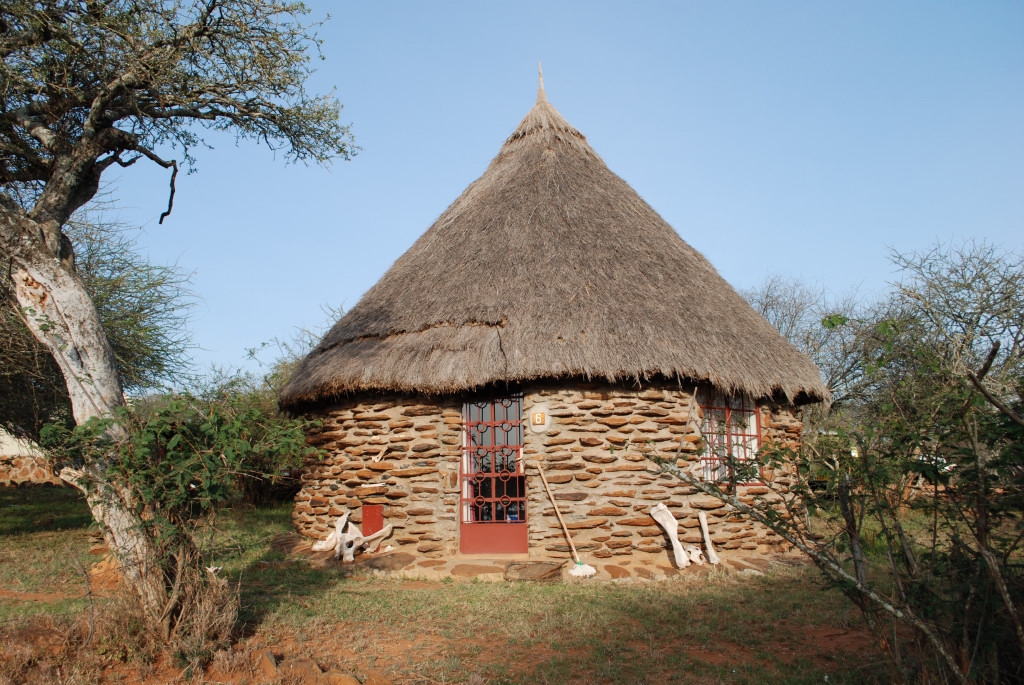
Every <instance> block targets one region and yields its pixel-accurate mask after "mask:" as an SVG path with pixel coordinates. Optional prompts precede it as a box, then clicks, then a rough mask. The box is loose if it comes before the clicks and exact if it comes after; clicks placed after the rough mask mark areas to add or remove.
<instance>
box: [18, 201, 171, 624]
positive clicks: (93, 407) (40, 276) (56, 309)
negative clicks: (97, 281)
mask: <svg viewBox="0 0 1024 685" xmlns="http://www.w3.org/2000/svg"><path fill="white" fill-rule="evenodd" d="M54 230H56V231H57V236H58V238H57V239H56V240H53V239H51V240H46V238H45V237H44V236H47V235H50V236H51V238H52V234H53V232H54ZM0 253H3V254H4V255H5V256H6V257H7V258H8V259H9V260H10V263H9V264H7V265H5V266H6V267H7V270H9V273H10V278H11V280H12V281H13V282H14V293H15V297H16V299H17V301H18V306H19V309H20V312H21V315H22V318H23V319H24V321H25V324H26V325H27V326H28V328H29V330H30V331H31V332H32V334H33V335H34V336H35V337H36V339H38V340H39V341H40V342H41V343H43V344H44V345H45V346H46V348H47V349H48V350H49V351H50V354H52V355H53V358H54V359H55V360H56V362H57V364H58V365H59V366H60V369H61V371H62V372H63V374H64V381H65V383H66V384H67V389H68V394H69V395H70V397H71V407H72V411H73V413H74V418H75V422H76V423H78V424H81V423H84V422H85V421H87V420H89V419H90V418H93V417H104V416H110V415H111V414H112V413H113V412H114V410H115V409H117V408H118V407H120V406H122V405H123V404H124V396H123V394H122V389H121V381H120V378H119V376H118V373H117V367H116V365H115V362H114V355H113V352H112V351H111V348H110V344H109V342H108V341H107V336H106V334H105V333H104V331H103V326H102V324H101V322H100V317H99V313H98V312H97V310H96V306H95V305H94V304H93V302H92V299H91V298H90V297H89V293H88V291H87V290H86V289H85V284H84V283H83V282H82V279H81V278H80V277H79V276H78V274H77V273H76V272H75V270H74V259H73V257H72V255H71V248H70V245H61V240H60V233H59V228H57V229H55V228H54V227H53V226H44V225H40V224H39V223H37V222H35V221H33V220H32V219H30V218H29V217H28V216H26V215H25V214H23V213H19V212H18V211H17V210H16V209H15V208H12V207H9V206H6V205H5V206H2V207H0ZM113 437H120V436H118V435H115V436H113ZM104 470H105V469H104V467H103V465H102V464H93V465H89V466H87V467H86V468H85V470H83V471H79V470H75V469H64V470H63V471H62V472H61V474H60V475H61V478H63V479H64V480H65V481H67V482H69V483H71V484H72V485H74V486H75V487H77V488H78V489H80V490H81V491H82V492H83V493H85V496H86V500H87V501H88V503H89V508H90V509H91V511H92V514H93V517H94V518H95V519H96V521H97V522H99V523H100V524H101V525H102V526H103V535H104V538H105V539H106V542H107V545H108V546H109V547H110V549H111V551H112V552H114V554H115V555H116V557H117V559H118V562H119V564H120V567H121V572H122V575H123V576H124V578H125V579H126V580H127V581H128V582H129V583H130V584H131V585H132V586H133V587H134V588H135V589H136V591H137V592H138V593H139V596H140V597H141V598H142V601H143V605H144V606H145V608H146V611H147V612H149V613H150V614H152V615H155V616H159V615H160V613H161V612H162V610H163V608H164V605H165V604H166V601H167V589H166V584H165V582H164V577H163V572H162V570H161V569H160V568H159V566H158V564H157V563H156V560H157V557H156V554H155V550H154V549H153V548H152V542H151V541H150V540H149V538H148V537H147V536H146V534H145V531H144V530H143V525H142V523H143V522H142V520H141V518H140V517H139V515H138V514H137V513H136V512H135V510H134V507H133V506H132V503H131V498H130V496H129V495H128V493H127V492H125V491H123V490H120V489H118V487H117V486H116V485H115V484H114V483H111V482H110V481H109V480H107V478H106V477H105V475H104Z"/></svg>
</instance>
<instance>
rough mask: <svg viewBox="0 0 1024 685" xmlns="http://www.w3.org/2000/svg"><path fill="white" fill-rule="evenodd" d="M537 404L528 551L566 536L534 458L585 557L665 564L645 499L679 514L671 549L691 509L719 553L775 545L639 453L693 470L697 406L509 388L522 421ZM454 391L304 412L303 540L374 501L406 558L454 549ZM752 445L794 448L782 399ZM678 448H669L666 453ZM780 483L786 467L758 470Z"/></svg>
mask: <svg viewBox="0 0 1024 685" xmlns="http://www.w3.org/2000/svg"><path fill="white" fill-rule="evenodd" d="M542 403H543V404H545V405H546V406H547V409H548V413H549V414H550V417H551V423H550V425H549V426H547V427H546V428H545V429H544V430H543V431H542V432H539V433H538V432H534V431H533V430H531V428H530V427H529V426H524V448H523V458H524V460H525V463H526V475H527V494H528V505H527V521H528V523H527V525H528V534H529V541H530V556H531V557H551V558H566V557H568V556H570V552H569V547H568V544H567V543H566V541H565V537H564V535H563V533H562V531H561V528H560V527H559V524H558V521H557V519H556V517H555V513H554V508H553V507H552V505H551V501H550V499H549V498H548V495H547V493H546V492H545V491H544V488H543V484H542V483H541V480H540V478H539V477H538V475H537V470H536V469H537V462H538V460H540V461H541V463H542V465H543V468H544V472H545V474H546V476H547V479H548V481H549V483H550V484H551V487H552V491H553V494H554V498H555V500H556V501H557V502H558V506H559V510H560V511H561V513H562V515H563V517H564V518H565V521H566V524H567V526H568V527H569V529H570V531H571V532H572V535H573V541H574V542H575V544H576V546H577V549H578V550H579V551H580V552H581V553H585V554H586V556H587V558H594V559H605V560H609V561H614V560H615V559H620V560H623V561H626V560H632V561H634V562H636V563H639V564H646V565H652V566H653V565H659V564H660V565H667V564H669V563H670V554H671V552H670V544H669V542H668V540H667V538H666V537H665V535H664V533H663V531H662V530H661V528H660V527H658V525H657V524H656V523H655V521H654V519H652V518H651V517H650V515H649V513H648V512H649V511H650V508H651V507H652V506H654V505H656V504H658V503H659V502H663V503H664V504H665V506H667V507H669V508H670V509H671V511H672V512H673V514H674V515H675V517H676V519H677V520H678V521H679V523H680V529H681V532H680V539H681V540H682V541H683V543H684V544H697V545H699V544H700V542H701V533H700V527H699V522H698V517H697V512H698V511H704V512H705V513H706V514H707V517H708V523H709V529H710V532H711V537H712V540H713V542H714V543H715V545H716V548H718V549H720V550H732V549H741V550H746V551H747V552H748V553H768V552H772V551H776V550H778V549H779V548H780V547H781V546H782V542H783V541H782V540H781V539H780V538H779V537H778V536H776V535H775V534H773V533H772V532H771V531H769V530H767V529H765V528H763V527H762V526H760V525H758V524H755V523H753V522H751V521H749V520H747V519H745V518H744V517H741V516H739V515H738V514H737V512H735V511H734V510H732V508H731V507H728V506H726V505H724V504H723V503H722V502H720V501H719V500H717V499H715V498H712V497H708V496H706V495H703V494H700V493H698V492H697V491H696V490H695V489H694V488H693V487H691V486H688V485H686V484H685V483H683V482H681V481H678V480H676V479H675V478H673V477H672V476H669V475H665V474H660V473H658V472H657V467H656V466H655V465H654V464H653V463H652V462H651V461H650V460H649V459H648V456H651V455H658V456H660V457H662V458H675V456H676V454H677V450H679V453H678V454H679V460H678V464H679V466H680V467H681V468H684V469H689V470H691V472H694V473H699V472H700V469H701V466H700V456H699V454H700V450H701V447H702V439H701V435H700V417H701V412H700V408H699V406H698V405H697V403H696V401H695V399H694V397H693V395H692V393H691V392H688V391H684V390H680V389H679V388H678V387H661V388H646V389H642V390H630V389H625V388H622V387H618V386H609V385H599V384H591V385H586V386H582V385H579V384H577V385H576V386H575V387H574V388H573V389H564V388H561V387H558V386H556V385H534V386H528V387H526V388H524V389H523V409H524V420H525V417H528V416H529V415H530V413H531V409H533V408H534V407H535V406H536V405H538V404H542ZM461 408H462V402H461V399H457V398H449V399H444V400H437V399H430V400H428V399H424V398H409V397H402V396H399V395H392V396H381V397H376V398H370V399H363V400H362V401H361V402H357V401H356V400H348V401H345V402H341V403H338V404H335V405H333V406H330V407H327V408H325V410H324V412H323V413H321V414H318V417H319V418H321V419H322V420H323V425H322V426H321V427H320V428H319V429H317V430H315V431H314V432H313V433H312V434H311V435H310V438H309V440H310V443H311V444H315V445H318V446H320V447H323V448H324V449H326V450H327V451H328V453H329V455H328V456H327V457H326V458H325V459H323V460H322V461H320V462H318V463H316V464H310V465H308V468H307V469H306V471H305V473H304V475H303V476H302V483H303V486H302V489H301V491H300V492H299V494H298V496H297V498H296V499H297V503H296V508H295V514H294V519H295V524H296V527H297V528H298V530H299V531H300V532H301V533H303V534H304V535H308V536H312V537H316V538H323V537H326V535H327V534H328V532H329V526H330V525H331V523H332V522H333V520H334V518H335V517H336V516H338V515H340V514H342V513H344V511H345V510H351V511H352V512H353V513H352V520H353V521H355V522H357V523H358V522H360V521H361V520H362V515H361V507H362V506H363V505H365V504H381V505H383V507H384V520H385V523H386V524H387V523H390V524H392V525H394V526H395V533H394V534H393V535H392V536H391V537H390V538H389V539H388V541H387V544H391V545H394V546H395V547H397V548H399V549H401V550H402V551H408V552H412V553H414V554H417V555H419V556H426V557H444V556H450V555H453V554H457V553H458V528H459V526H458V505H459V460H460V446H461V444H462V434H461V425H462V413H461ZM759 411H760V421H761V431H762V444H763V443H764V442H766V441H772V442H773V443H775V444H776V445H779V446H783V447H794V446H796V445H798V443H799V437H800V431H801V429H802V426H801V424H800V422H799V421H797V420H796V418H795V417H794V416H793V413H792V411H791V409H790V408H788V407H785V406H780V405H774V404H772V405H763V406H761V407H760V409H759ZM680 445H682V447H681V448H680ZM766 475H767V476H768V477H770V478H771V479H772V482H773V484H774V485H776V486H779V487H775V488H773V489H776V490H778V489H780V488H781V489H782V490H783V491H784V490H785V487H786V486H787V485H788V481H787V480H786V474H784V473H772V474H766ZM768 495H770V493H769V489H768V488H767V487H766V486H764V485H747V486H740V487H739V492H738V496H739V497H740V499H741V501H747V502H753V501H754V499H755V498H756V497H759V496H760V497H764V496H768Z"/></svg>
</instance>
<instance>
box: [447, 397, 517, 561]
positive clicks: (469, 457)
mask: <svg viewBox="0 0 1024 685" xmlns="http://www.w3.org/2000/svg"><path fill="white" fill-rule="evenodd" d="M462 420H463V431H462V434H463V443H462V444H463V448H462V459H461V462H460V466H459V484H460V488H459V551H460V552H461V553H462V554H525V553H527V552H528V551H529V537H528V535H527V527H528V523H527V513H526V475H525V473H524V472H523V466H522V460H521V459H520V457H521V455H522V449H523V445H522V442H523V423H522V397H521V396H512V397H505V398H497V399H483V400H476V401H472V400H470V401H467V402H466V403H465V404H464V405H463V412H462Z"/></svg>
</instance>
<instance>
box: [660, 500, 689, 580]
mask: <svg viewBox="0 0 1024 685" xmlns="http://www.w3.org/2000/svg"><path fill="white" fill-rule="evenodd" d="M651 517H652V518H653V519H654V520H655V521H657V523H658V525H659V526H661V527H662V528H663V529H664V530H665V533H666V534H667V535H668V539H669V541H670V542H671V543H672V552H673V553H674V555H675V558H676V567H677V568H686V567H687V566H689V565H690V559H689V558H688V557H687V556H686V552H685V551H684V550H683V545H682V543H681V542H679V522H678V521H676V518H675V516H673V515H672V512H671V511H669V510H668V507H666V506H665V504H664V503H659V504H658V505H657V506H654V507H651Z"/></svg>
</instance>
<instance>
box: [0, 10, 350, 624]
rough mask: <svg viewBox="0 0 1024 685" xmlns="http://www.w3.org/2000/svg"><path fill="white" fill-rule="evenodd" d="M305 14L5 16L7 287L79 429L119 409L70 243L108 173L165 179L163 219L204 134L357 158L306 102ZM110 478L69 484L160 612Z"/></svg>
mask: <svg viewBox="0 0 1024 685" xmlns="http://www.w3.org/2000/svg"><path fill="white" fill-rule="evenodd" d="M306 13H307V9H306V8H305V7H304V6H303V5H302V4H301V3H294V2H287V1H286V0H192V1H190V0H36V1H31V0H9V1H8V2H4V3H3V4H2V5H0V55H2V57H3V63H2V66H0V88H2V90H0V251H2V252H3V253H5V254H6V255H7V257H8V260H9V262H8V264H5V265H4V267H5V268H4V274H5V276H4V277H5V278H9V279H10V281H11V283H12V285H13V290H14V295H15V298H16V300H17V303H18V306H19V308H20V310H21V313H22V314H23V316H24V318H25V321H26V323H27V325H28V327H29V329H30V330H31V331H32V333H33V335H35V337H36V338H37V339H38V340H39V341H40V342H41V343H42V344H43V345H45V346H46V348H47V349H48V350H49V351H50V353H51V355H52V356H53V357H54V359H55V360H56V362H57V364H58V366H59V367H60V369H61V372H62V374H63V376H64V379H65V381H66V383H67V388H68V394H69V396H70V398H71V407H72V412H73V415H74V419H75V421H76V422H77V423H79V424H81V423H84V422H85V421H87V420H88V419H90V418H93V417H108V416H111V415H113V414H114V413H115V410H117V409H118V408H119V407H120V406H121V405H122V404H123V402H124V400H123V394H122V379H121V378H120V377H119V374H118V370H117V365H116V362H115V359H114V355H113V352H112V350H111V346H110V343H109V341H108V339H107V337H106V335H105V333H104V331H103V327H102V323H101V320H100V317H99V315H98V313H97V309H96V306H95V304H94V302H93V301H92V300H91V298H90V295H89V292H88V290H87V289H86V288H85V286H84V283H83V281H82V278H81V277H80V276H79V274H78V273H77V271H76V269H75V259H74V246H73V244H72V242H71V240H70V239H69V238H68V236H67V235H66V234H65V232H64V230H63V229H64V227H65V225H66V224H67V222H68V221H69V220H70V219H71V217H72V215H73V214H74V213H75V212H76V211H77V210H78V209H80V208H82V207H83V206H85V205H86V204H87V203H89V202H90V200H92V199H93V198H94V197H95V195H96V193H97V190H98V188H99V187H100V182H101V179H102V176H103V174H104V172H105V171H106V170H108V169H109V168H111V167H112V166H115V165H117V166H120V167H130V166H132V165H133V164H136V163H139V162H140V161H141V162H143V163H148V162H152V163H155V164H158V165H160V166H162V167H164V168H167V169H168V170H170V173H171V197H170V202H169V203H168V212H169V211H170V209H171V203H172V202H173V199H174V176H175V174H176V173H177V171H178V160H179V159H180V161H181V162H182V163H183V164H184V165H186V166H188V165H191V163H192V161H193V159H192V156H191V151H192V150H194V149H195V148H196V147H198V146H200V145H201V144H202V142H203V138H202V133H203V132H204V131H209V130H226V131H233V132H235V133H236V135H237V136H239V137H240V138H246V139H251V140H255V141H258V142H262V143H265V144H267V145H268V146H270V147H271V148H280V149H282V150H283V151H284V152H285V154H286V156H287V157H288V158H289V159H290V160H293V161H305V162H316V163H326V162H327V161H329V160H330V159H332V158H334V157H339V156H340V157H342V158H347V157H348V156H349V155H350V154H351V153H352V152H353V147H352V143H351V139H350V137H349V132H348V129H347V128H346V127H345V126H343V125H341V124H340V123H339V121H338V114H339V110H340V104H339V103H338V102H337V101H336V100H335V99H334V98H333V97H332V96H310V95H309V94H307V92H306V90H305V85H304V84H305V80H306V77H307V76H308V75H309V73H310V66H309V59H310V55H309V50H310V49H315V48H316V47H317V46H318V41H317V39H316V36H315V33H314V32H313V29H314V27H312V26H310V25H308V24H305V23H303V21H302V18H303V16H304V15H305V14H306ZM173 155H177V156H178V157H177V158H175V157H174V156H173ZM163 216H166V213H165V214H164V215H163ZM163 216H162V217H161V219H163ZM109 430H110V431H112V432H113V433H116V432H117V431H118V430H119V429H118V424H117V423H116V422H115V423H111V424H110V427H109ZM114 437H116V436H114ZM105 473H106V470H105V469H104V468H103V466H102V464H94V465H93V466H91V467H89V468H88V469H87V470H86V471H75V470H72V469H65V470H64V471H63V472H62V474H61V475H62V477H64V478H65V479H67V480H69V481H70V482H73V483H75V484H76V485H77V486H78V487H80V488H82V489H83V490H84V491H85V492H86V496H87V498H88V501H89V504H90V507H91V509H92V512H93V515H94V516H95V517H96V519H97V520H98V521H100V522H101V523H102V524H103V528H104V532H105V536H106V538H107V541H108V543H109V544H110V547H111V549H112V550H114V551H115V553H116V554H117V556H118V558H119V559H120V560H121V561H122V567H123V571H124V574H125V576H126V578H127V579H128V580H129V582H130V583H131V584H132V585H133V586H134V587H135V588H136V589H137V590H138V591H139V594H140V596H141V597H142V600H143V604H144V606H145V607H147V610H148V611H150V612H151V613H153V614H156V615H159V614H161V613H162V611H163V607H164V605H165V604H166V602H167V597H168V589H169V588H168V585H167V579H166V578H165V577H164V575H163V573H162V571H161V570H160V569H159V568H154V564H153V562H152V560H153V558H154V554H153V552H154V550H153V549H152V545H151V543H150V542H149V541H147V539H146V538H145V536H143V535H141V533H140V523H141V520H140V512H139V511H138V509H137V508H136V507H135V506H134V503H133V502H132V497H131V494H130V492H129V491H128V490H126V489H125V488H124V487H122V486H120V485H119V484H118V483H116V482H112V481H110V480H108V479H107V478H106V476H105Z"/></svg>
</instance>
